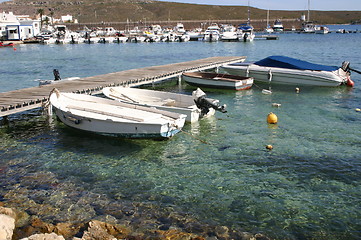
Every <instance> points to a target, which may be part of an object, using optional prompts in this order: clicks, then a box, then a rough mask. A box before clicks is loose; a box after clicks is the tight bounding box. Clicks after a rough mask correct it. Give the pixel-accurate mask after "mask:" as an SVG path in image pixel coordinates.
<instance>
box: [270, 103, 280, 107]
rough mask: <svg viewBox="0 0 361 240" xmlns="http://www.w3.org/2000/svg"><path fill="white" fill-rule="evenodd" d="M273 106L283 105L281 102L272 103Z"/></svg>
mask: <svg viewBox="0 0 361 240" xmlns="http://www.w3.org/2000/svg"><path fill="white" fill-rule="evenodd" d="M272 107H281V103H272Z"/></svg>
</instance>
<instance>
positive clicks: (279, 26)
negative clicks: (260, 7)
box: [273, 19, 284, 32]
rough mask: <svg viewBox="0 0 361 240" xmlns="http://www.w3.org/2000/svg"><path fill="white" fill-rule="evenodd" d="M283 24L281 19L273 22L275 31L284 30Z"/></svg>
mask: <svg viewBox="0 0 361 240" xmlns="http://www.w3.org/2000/svg"><path fill="white" fill-rule="evenodd" d="M283 29H284V28H283V24H282V22H281V20H280V19H277V20H276V21H275V22H274V24H273V31H275V32H283Z"/></svg>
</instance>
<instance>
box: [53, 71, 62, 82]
mask: <svg viewBox="0 0 361 240" xmlns="http://www.w3.org/2000/svg"><path fill="white" fill-rule="evenodd" d="M53 74H54V81H58V80H61V78H60V73H59V70H58V69H54V70H53Z"/></svg>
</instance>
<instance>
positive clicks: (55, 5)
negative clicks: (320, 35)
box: [0, 0, 361, 24]
mask: <svg viewBox="0 0 361 240" xmlns="http://www.w3.org/2000/svg"><path fill="white" fill-rule="evenodd" d="M39 9H43V10H44V14H46V15H50V12H51V11H52V12H53V14H54V17H56V18H60V16H62V15H67V14H69V15H72V16H73V17H74V18H76V19H78V21H79V23H95V22H125V21H127V20H129V21H142V22H144V21H169V20H171V21H183V20H210V21H211V20H238V19H239V20H244V19H247V7H246V6H211V5H197V4H183V3H171V2H158V1H147V0H61V1H59V0H12V1H8V2H4V3H0V10H1V11H6V12H9V11H12V12H14V14H16V15H30V16H35V15H36V13H37V11H38V10H39ZM250 11H251V19H252V20H257V19H265V18H266V16H267V11H266V10H264V9H258V8H250ZM301 14H307V12H306V11H271V12H270V19H278V18H279V19H297V18H300V16H301ZM311 19H312V20H313V21H317V22H318V23H320V24H344V23H351V22H354V21H360V20H361V11H311Z"/></svg>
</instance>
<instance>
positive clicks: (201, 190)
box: [0, 26, 361, 239]
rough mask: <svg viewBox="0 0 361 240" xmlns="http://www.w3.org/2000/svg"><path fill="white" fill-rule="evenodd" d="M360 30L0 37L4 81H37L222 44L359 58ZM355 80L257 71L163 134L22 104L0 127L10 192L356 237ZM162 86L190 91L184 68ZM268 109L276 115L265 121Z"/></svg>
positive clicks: (359, 171) (46, 200) (82, 213)
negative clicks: (117, 132) (10, 41)
mask: <svg viewBox="0 0 361 240" xmlns="http://www.w3.org/2000/svg"><path fill="white" fill-rule="evenodd" d="M347 27H353V28H357V27H358V28H359V29H361V27H360V26H347ZM360 42H361V34H360V33H358V34H335V33H332V34H328V35H325V36H323V35H303V34H281V35H280V39H279V40H278V41H255V42H254V43H222V42H219V43H202V42H188V43H150V44H145V43H144V44H121V45H118V44H105V45H102V44H95V45H85V44H84V45H64V46H59V45H53V46H44V45H21V46H16V51H14V50H13V49H11V48H2V49H0V61H1V65H2V66H6V67H1V68H0V89H1V91H8V90H13V89H18V88H24V87H30V86H36V85H37V82H36V81H34V80H36V79H52V77H53V76H52V69H53V68H58V69H59V71H60V74H61V76H62V77H63V78H65V77H85V76H92V75H98V74H103V73H109V72H115V71H121V70H124V69H131V68H140V67H144V66H150V65H161V64H168V63H173V62H181V61H188V60H194V59H199V58H205V57H210V56H219V55H229V56H247V59H248V60H250V61H253V60H258V59H260V58H263V57H267V56H269V55H286V56H290V57H297V58H301V59H304V60H308V61H311V62H315V63H321V64H327V65H340V64H341V62H342V61H344V60H347V61H350V62H351V67H353V68H355V69H359V70H361V60H360V58H359V54H360V51H359V49H360V47H361V45H360ZM352 79H353V80H354V81H355V87H354V88H353V89H348V88H344V87H340V88H307V87H301V91H300V93H299V94H296V93H295V91H294V88H295V87H294V86H273V87H272V89H273V94H272V95H264V94H262V93H261V89H262V88H267V87H268V86H267V85H261V84H257V85H256V86H254V87H253V88H252V89H251V90H248V91H239V92H234V91H220V90H211V89H206V93H207V95H208V96H209V97H213V98H217V99H219V100H220V101H221V102H222V103H226V104H227V106H228V112H227V113H226V114H221V113H217V114H216V116H215V117H213V118H210V119H204V120H202V121H200V122H199V123H196V124H192V125H191V124H188V125H186V126H185V128H184V131H186V132H188V133H191V134H192V135H193V137H191V136H189V135H188V134H186V133H180V134H178V135H176V136H175V137H174V138H172V139H171V140H169V141H161V142H158V141H151V140H121V139H114V138H104V137H97V136H94V135H88V134H83V133H79V132H77V131H73V130H70V129H68V128H67V127H66V126H64V125H62V124H60V123H59V122H57V121H56V119H55V118H50V119H49V118H47V117H46V116H45V115H42V114H41V112H40V111H34V112H29V113H27V114H23V115H17V116H13V117H11V118H10V119H9V123H8V124H3V125H2V126H1V128H0V138H1V145H0V173H1V175H0V182H1V186H2V188H0V200H1V201H4V202H5V203H7V204H9V205H14V206H15V205H16V206H18V207H19V208H21V209H24V210H26V211H27V212H29V213H34V214H37V215H39V216H41V217H42V218H44V219H45V220H48V221H52V222H58V221H84V220H87V219H91V218H97V217H98V218H101V217H104V216H105V215H106V213H108V215H112V216H113V217H114V218H116V219H117V221H118V222H121V221H122V217H121V216H118V215H116V214H114V212H112V214H109V205H112V204H120V205H122V206H129V205H130V204H129V203H130V202H137V203H141V204H143V205H148V204H151V205H152V206H153V207H152V208H153V209H155V208H156V209H158V208H159V209H162V210H159V211H165V210H164V209H168V210H169V209H171V210H172V211H173V212H177V213H180V214H185V215H187V216H191V217H192V218H195V219H198V221H199V222H200V223H203V224H205V225H206V224H214V225H224V226H228V227H229V228H230V229H235V230H239V231H249V232H254V233H255V232H262V233H265V234H267V235H268V236H271V237H273V238H276V239H360V238H361V232H360V229H361V217H360V216H361V205H360V197H361V194H360V192H361V182H360V176H361V157H360V147H361V134H360V128H361V121H360V118H361V115H360V114H361V113H360V112H357V111H355V109H356V108H361V97H360V96H361V94H360V93H361V87H360V86H361V75H357V74H356V73H354V74H353V75H352ZM157 88H159V89H162V90H165V91H175V92H184V93H187V94H190V93H191V91H192V88H191V87H189V86H187V85H186V84H182V85H178V83H177V82H176V81H175V80H174V81H170V82H168V83H165V84H162V85H161V86H157ZM272 103H280V104H282V105H281V107H280V108H274V107H272ZM269 112H274V113H275V114H276V115H277V116H278V120H279V122H278V124H277V125H268V124H267V122H266V118H267V114H268V113H269ZM197 138H198V139H201V140H203V141H206V142H207V144H205V143H203V142H201V141H199V140H198V139H197ZM268 144H271V145H273V147H274V149H273V150H272V151H268V150H267V149H266V148H265V146H266V145H268ZM14 198H16V199H20V200H21V201H20V200H19V201H15V200H14ZM24 199H25V200H24ZM29 199H30V200H29ZM110 203H112V204H110ZM44 206H47V207H49V208H51V209H56V210H54V211H49V210H48V211H46V210H44V209H45V207H44ZM47 209H48V208H47ZM70 209H71V211H70ZM173 224H174V223H173ZM178 227H180V226H178Z"/></svg>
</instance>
